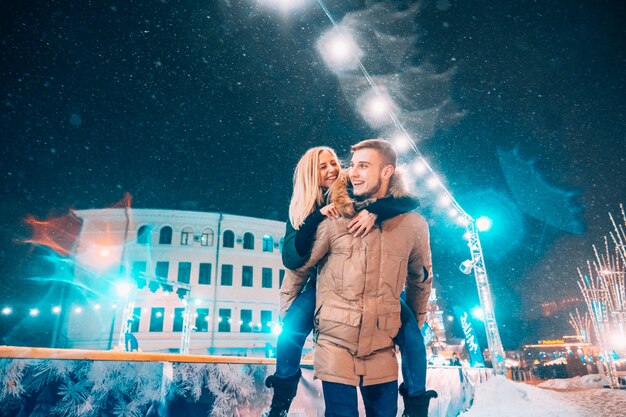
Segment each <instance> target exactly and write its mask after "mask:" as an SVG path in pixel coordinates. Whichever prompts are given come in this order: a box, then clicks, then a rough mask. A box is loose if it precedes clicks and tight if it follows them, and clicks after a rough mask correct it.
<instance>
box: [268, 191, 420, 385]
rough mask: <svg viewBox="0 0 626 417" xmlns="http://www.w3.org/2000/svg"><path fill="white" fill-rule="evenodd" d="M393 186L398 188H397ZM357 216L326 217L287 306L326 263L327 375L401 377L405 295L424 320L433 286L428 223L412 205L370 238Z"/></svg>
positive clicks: (322, 295) (292, 280) (337, 194)
mask: <svg viewBox="0 0 626 417" xmlns="http://www.w3.org/2000/svg"><path fill="white" fill-rule="evenodd" d="M342 186H343V188H344V189H345V182H344V184H343V185H342V184H341V181H339V180H338V181H337V182H336V183H335V185H334V186H333V190H332V194H331V198H332V200H333V202H335V205H338V204H339V205H340V207H339V210H340V212H341V213H342V214H343V215H345V216H350V215H351V214H354V211H353V209H352V205H351V202H350V203H349V204H348V203H347V202H346V203H343V202H342V201H344V200H345V201H348V199H346V198H345V194H344V192H343V189H342V188H340V187H342ZM392 190H393V189H392ZM349 222H350V218H349V217H342V218H340V219H338V220H334V221H332V220H324V221H323V222H322V223H321V224H320V225H319V227H318V230H317V235H316V239H315V244H314V245H313V249H312V251H311V257H310V259H309V261H308V262H307V263H306V264H305V265H304V266H303V267H302V268H300V269H298V270H296V271H288V272H287V274H286V276H285V280H284V282H283V285H282V287H281V291H280V294H281V312H283V313H284V312H285V311H286V310H287V309H288V308H289V306H290V305H291V303H292V302H293V300H294V299H295V297H296V296H297V295H298V294H299V293H300V291H301V290H302V288H303V286H304V284H305V283H306V281H307V276H308V272H309V270H310V269H311V268H312V267H314V266H315V265H317V266H318V278H317V302H316V310H315V333H314V337H315V340H316V348H315V356H314V364H315V373H316V376H317V377H318V378H319V379H321V380H322V381H329V382H337V383H342V384H348V385H355V386H358V385H373V384H380V383H385V382H389V381H394V380H396V379H397V377H398V363H397V359H396V355H395V347H394V342H393V337H395V335H396V334H397V332H398V329H399V328H400V302H399V297H400V293H401V292H402V290H403V288H406V301H407V304H408V306H409V307H410V308H411V310H412V311H413V313H414V314H415V316H416V317H417V318H418V322H419V324H420V326H421V325H422V324H423V322H424V317H425V314H426V309H427V305H428V298H429V296H430V291H431V286H432V264H431V252H430V244H429V233H428V225H427V223H426V221H425V220H424V218H422V217H421V216H420V215H418V214H417V213H413V212H411V213H405V214H402V215H399V216H396V217H394V218H391V219H389V220H386V221H385V222H383V224H382V225H381V226H376V227H374V228H373V229H372V231H371V232H370V233H369V234H368V235H367V236H366V237H365V238H354V237H353V236H352V235H350V234H349V233H348V230H347V225H348V223H349Z"/></svg>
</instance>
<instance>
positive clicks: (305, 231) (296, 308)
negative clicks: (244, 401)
mask: <svg viewBox="0 0 626 417" xmlns="http://www.w3.org/2000/svg"><path fill="white" fill-rule="evenodd" d="M340 173H341V166H340V164H339V158H337V155H336V154H335V151H333V150H332V149H331V148H328V147H324V146H320V147H315V148H311V149H309V150H308V151H307V152H306V153H305V154H304V155H303V156H302V158H301V159H300V161H299V162H298V165H297V166H296V170H295V172H294V179H293V181H294V189H293V195H292V198H291V203H290V205H289V222H287V227H286V232H285V240H284V245H283V252H282V258H283V263H284V264H285V266H286V267H287V268H289V269H297V268H299V267H301V266H302V265H304V263H305V262H306V260H307V258H308V256H309V254H310V250H311V247H312V246H313V240H314V238H315V233H316V231H317V227H318V225H319V224H320V223H321V222H322V221H323V220H324V219H326V218H328V219H331V220H332V219H336V218H338V217H339V213H338V211H337V210H336V209H335V207H334V206H333V204H325V201H326V198H325V197H326V191H327V190H328V189H329V188H330V186H331V185H333V183H334V182H335V181H336V180H337V178H338V177H339V174H340ZM391 188H392V190H394V191H392V192H391V193H390V194H391V195H390V196H389V197H385V198H382V199H379V200H377V201H374V202H371V203H369V204H364V205H363V206H362V207H357V209H360V211H359V213H358V215H357V216H355V217H354V219H353V220H352V221H351V223H350V224H349V226H348V227H349V231H350V233H352V234H354V236H356V237H362V236H365V235H366V234H367V233H368V232H369V231H370V230H371V229H372V227H373V226H374V224H375V222H376V221H378V222H382V221H384V220H387V219H389V218H391V217H394V216H397V215H399V214H402V213H406V212H408V211H411V210H413V209H415V208H416V207H417V206H418V202H417V200H416V199H414V198H413V197H411V196H410V195H408V193H406V191H405V190H404V189H403V188H402V187H401V186H395V185H393V184H392V187H391ZM365 207H366V208H365ZM315 278H316V276H315V273H312V274H311V276H310V277H309V282H308V283H307V286H306V287H305V288H304V290H303V291H302V292H301V293H300V295H298V297H297V298H296V299H295V300H294V302H293V304H292V305H291V306H290V307H289V309H288V310H287V312H286V314H285V316H284V317H283V331H282V333H281V335H280V336H279V338H278V343H277V355H276V373H275V374H274V375H271V376H269V377H268V378H267V379H266V381H265V384H266V385H267V386H268V388H269V387H273V388H274V395H273V397H272V404H271V406H270V411H269V417H279V416H280V417H284V416H286V415H287V411H288V410H289V406H290V405H291V401H292V400H293V398H294V397H295V395H296V389H297V386H298V381H299V380H300V375H301V372H300V358H301V356H302V348H303V346H304V342H305V340H306V337H307V336H308V335H309V333H310V332H311V330H312V329H313V316H314V312H315ZM401 304H402V305H401V307H402V310H401V319H402V327H401V328H400V331H399V333H398V335H397V336H396V339H395V341H396V344H398V346H399V347H400V352H401V353H402V357H403V361H402V374H403V377H404V381H405V384H404V385H405V386H404V387H402V388H401V392H403V396H404V393H405V392H406V393H407V396H413V395H416V394H418V393H420V392H423V391H424V390H425V379H426V351H425V347H424V342H423V338H422V334H421V332H420V330H419V327H418V325H417V321H416V319H415V316H414V315H413V313H412V312H411V310H410V309H409V307H408V306H407V305H406V304H404V302H401ZM422 363H423V364H422ZM408 364H412V367H409V366H408ZM405 398H406V397H405ZM405 403H406V401H405ZM406 408H407V406H406V404H405V409H406ZM405 414H406V411H405ZM406 415H409V414H406Z"/></svg>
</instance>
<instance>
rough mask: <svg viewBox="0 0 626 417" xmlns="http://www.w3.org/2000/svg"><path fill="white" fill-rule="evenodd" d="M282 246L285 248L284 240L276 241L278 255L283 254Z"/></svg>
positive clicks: (282, 238)
mask: <svg viewBox="0 0 626 417" xmlns="http://www.w3.org/2000/svg"><path fill="white" fill-rule="evenodd" d="M283 246H285V238H284V237H281V238H280V240H279V241H278V251H279V252H280V253H283Z"/></svg>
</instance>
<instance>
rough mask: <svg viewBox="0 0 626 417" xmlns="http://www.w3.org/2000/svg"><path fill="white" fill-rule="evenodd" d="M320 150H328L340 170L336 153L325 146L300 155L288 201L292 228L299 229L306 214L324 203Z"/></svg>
mask: <svg viewBox="0 0 626 417" xmlns="http://www.w3.org/2000/svg"><path fill="white" fill-rule="evenodd" d="M322 152H329V153H330V154H331V155H332V157H333V158H334V159H335V161H336V162H337V166H338V168H339V170H341V163H340V161H339V158H338V157H337V154H336V153H335V151H334V150H333V149H332V148H329V147H327V146H316V147H315V148H311V149H309V150H308V151H306V152H305V153H304V155H302V158H300V160H299V161H298V165H296V170H295V171H294V173H293V194H292V195H291V202H290V203H289V221H290V222H291V225H292V226H293V227H294V229H299V228H300V225H301V224H302V223H304V220H305V219H306V218H307V216H308V215H309V214H311V213H313V211H315V210H316V209H317V208H318V207H320V206H322V204H323V203H324V190H323V189H322V185H321V181H320V174H319V163H320V155H321V154H322Z"/></svg>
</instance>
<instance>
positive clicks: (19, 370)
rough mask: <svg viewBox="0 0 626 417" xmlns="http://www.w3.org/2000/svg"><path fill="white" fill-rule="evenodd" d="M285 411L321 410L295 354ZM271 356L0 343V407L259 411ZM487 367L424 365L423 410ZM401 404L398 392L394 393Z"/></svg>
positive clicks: (438, 407)
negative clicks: (430, 393) (294, 391)
mask: <svg viewBox="0 0 626 417" xmlns="http://www.w3.org/2000/svg"><path fill="white" fill-rule="evenodd" d="M302 364H303V365H304V366H303V369H302V379H301V380H300V385H299V387H298V395H297V396H296V398H295V399H294V401H293V403H292V405H291V409H290V410H291V411H290V414H289V415H290V416H292V415H293V416H299V417H305V416H311V417H313V416H319V415H323V414H324V401H323V399H322V398H323V396H322V390H321V383H320V381H319V380H316V379H314V377H313V370H312V366H311V365H312V362H311V361H303V363H302ZM274 366H275V360H274V359H267V358H257V357H238V356H208V355H181V354H173V353H152V352H115V351H94V350H79V349H49V348H34V347H16V346H0V383H1V385H0V404H2V409H3V410H2V411H3V413H4V414H3V415H8V416H18V415H32V413H33V412H34V411H35V410H37V412H38V413H39V414H38V415H53V414H54V415H62V416H63V415H68V416H70V415H71V416H82V415H85V416H87V415H133V416H146V417H148V416H150V417H170V416H171V417H174V416H181V415H184V416H200V415H202V416H207V415H220V416H231V415H239V416H260V415H261V414H262V412H263V411H264V410H266V409H267V407H268V404H269V402H270V400H271V390H269V389H267V388H265V385H264V380H265V378H266V376H267V375H269V374H271V373H273V372H274ZM492 374H493V372H492V370H491V369H485V368H482V369H479V368H462V367H448V366H444V367H429V369H428V379H427V387H428V388H429V389H435V390H437V391H438V392H439V398H437V399H436V400H434V401H432V402H431V406H430V415H431V416H456V415H458V414H459V413H461V412H462V411H464V410H467V409H468V408H469V407H470V405H471V403H472V400H473V397H474V392H475V389H476V386H477V385H479V384H480V383H482V382H484V381H486V380H487V378H489V377H490V376H491V375H492ZM399 407H400V409H402V400H400V406H399Z"/></svg>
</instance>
